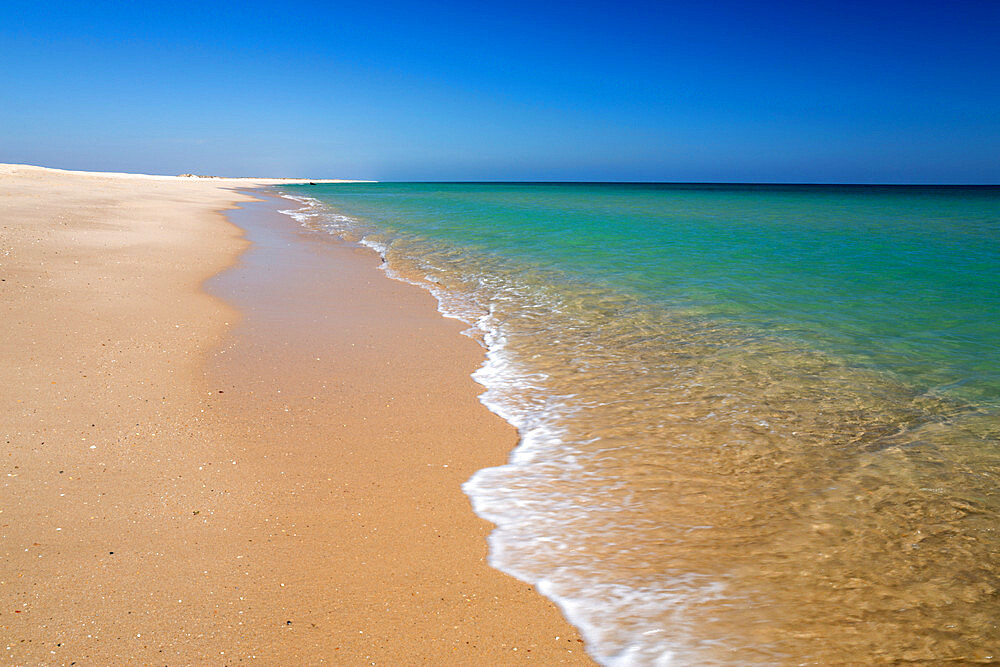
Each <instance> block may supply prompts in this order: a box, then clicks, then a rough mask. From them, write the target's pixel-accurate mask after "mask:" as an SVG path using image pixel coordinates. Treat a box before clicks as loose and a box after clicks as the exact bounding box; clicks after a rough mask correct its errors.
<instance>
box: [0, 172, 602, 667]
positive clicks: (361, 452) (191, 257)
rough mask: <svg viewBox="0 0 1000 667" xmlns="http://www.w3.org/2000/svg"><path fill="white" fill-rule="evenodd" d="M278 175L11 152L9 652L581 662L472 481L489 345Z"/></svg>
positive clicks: (124, 658)
mask: <svg viewBox="0 0 1000 667" xmlns="http://www.w3.org/2000/svg"><path fill="white" fill-rule="evenodd" d="M281 182H285V181H280V180H273V179H221V178H192V177H168V176H139V175H128V174H99V173H87V172H66V171H59V170H52V169H44V168H39V167H28V166H22V165H2V166H0V280H2V282H0V333H2V335H0V341H2V342H0V416H2V418H0V437H2V439H3V450H2V458H3V468H4V469H3V474H4V477H3V483H2V485H0V559H2V561H0V562H2V564H0V599H2V601H3V605H2V608H0V630H2V643H0V649H2V650H3V653H2V654H0V655H2V656H3V659H2V661H3V662H4V663H8V664H54V665H55V664H67V665H69V664H131V663H135V664H170V665H174V664H237V663H248V662H255V661H256V662H259V663H261V664H318V663H334V664H386V663H389V664H415V663H439V664H440V663H451V664H500V663H512V662H522V661H526V662H527V661H531V662H539V663H543V664H553V663H586V662H588V658H587V657H586V655H585V653H584V651H583V644H582V643H581V641H580V639H579V637H578V635H577V634H576V633H575V631H574V630H573V629H572V627H571V626H569V625H568V623H567V622H566V621H565V620H564V619H563V618H562V616H561V615H560V614H559V611H558V609H557V608H556V607H555V606H554V605H553V604H552V603H551V602H549V601H548V600H546V599H544V598H542V597H541V596H540V595H538V594H537V593H536V592H535V591H534V590H533V589H532V588H531V587H530V586H528V585H526V584H523V583H521V582H519V581H517V580H515V579H513V578H511V577H508V576H506V575H503V574H501V573H500V572H498V571H496V570H494V569H492V568H490V567H489V566H488V564H487V563H486V555H487V550H486V542H485V536H486V534H487V533H488V532H489V530H490V524H488V523H487V522H485V521H483V520H481V519H479V518H477V517H476V516H475V515H474V514H473V512H472V510H471V508H470V505H469V501H468V499H467V498H466V497H465V495H464V494H463V493H462V491H461V489H460V485H461V484H462V483H463V482H464V481H465V480H466V479H468V478H469V476H470V475H472V474H473V473H474V472H475V471H476V470H478V469H480V468H483V467H486V466H490V465H497V464H499V463H501V462H503V461H504V460H505V458H506V456H507V454H508V452H509V451H510V449H511V448H512V447H513V446H514V445H515V444H516V440H517V438H516V433H515V432H514V430H513V429H512V428H511V427H510V426H509V425H507V424H506V423H505V422H504V421H502V420H501V419H500V418H498V417H496V416H494V415H493V414H491V413H489V412H488V411H487V410H486V409H485V408H484V407H483V406H482V405H481V404H480V403H479V402H478V401H477V399H476V395H477V393H478V392H479V391H480V387H479V386H478V385H476V384H475V383H474V382H473V381H472V380H471V379H470V377H469V374H470V373H471V372H472V371H473V370H474V369H475V368H476V367H477V366H478V365H479V364H480V363H481V361H482V355H483V351H482V349H481V348H480V347H479V346H478V345H477V344H476V343H475V342H473V341H472V340H470V339H468V338H466V337H463V336H462V335H461V333H460V332H461V329H462V326H461V325H460V324H459V323H457V322H455V321H451V320H445V319H444V318H442V317H441V316H440V315H439V314H438V313H437V311H436V309H435V304H434V301H433V299H432V297H431V296H430V295H428V294H427V293H426V292H424V291H422V290H420V289H418V288H416V287H412V286H409V285H405V284H403V283H398V282H394V281H391V280H389V279H387V278H386V277H385V276H384V274H383V273H381V272H380V271H378V263H379V260H378V257H377V256H376V255H375V254H374V253H372V252H371V251H370V250H367V249H363V248H358V247H354V246H351V245H349V244H346V243H344V242H341V241H337V240H334V239H333V238H332V237H322V238H321V237H320V236H319V235H316V234H310V233H308V231H307V230H304V229H301V228H300V227H299V226H298V225H297V224H296V223H295V222H294V221H292V220H291V219H290V218H287V217H285V216H282V215H281V214H279V213H277V209H279V208H281V207H282V206H285V207H287V202H282V201H281V200H278V199H277V198H275V197H274V196H273V195H269V194H267V193H266V190H262V188H266V187H267V186H269V185H274V184H277V183H281ZM237 206H241V207H244V208H242V209H240V210H238V211H234V208H235V207H237ZM227 213H228V214H229V215H230V216H231V220H232V221H230V219H227V217H226V215H227ZM234 222H235V223H236V224H233V223H234ZM237 225H239V226H237Z"/></svg>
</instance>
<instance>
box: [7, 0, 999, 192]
mask: <svg viewBox="0 0 1000 667" xmlns="http://www.w3.org/2000/svg"><path fill="white" fill-rule="evenodd" d="M0 95H2V98H0V162H27V163H33V164H43V165H47V166H56V167H65V168H72V169H98V170H116V171H117V170H121V171H141V172H152V173H181V172H197V173H213V174H224V175H305V176H310V177H315V178H320V177H356V178H375V179H380V180H438V179H457V180H478V179H485V180H493V179H500V180H655V181H785V182H887V183H899V182H913V183H927V182H942V183H963V182H965V183H1000V2H998V1H996V0H984V1H982V2H944V1H942V2H933V3H932V2H919V1H913V0H911V1H907V2H857V3H855V2H818V3H814V2H809V1H805V0H803V1H799V2H787V3H786V2H767V1H764V0H762V1H758V2H736V1H729V2H722V1H720V2H711V1H706V2H689V3H676V4H674V3H669V2H663V3H641V2H574V3H568V2H567V3H562V2H505V3H495V4H491V3H467V2H461V3H459V2H448V3H441V2H412V1H410V2H351V3H346V2H345V3H337V2H328V3H318V2H317V3H311V2H299V3H275V2H268V3H258V2H252V1H251V2H240V3H208V2H187V1H185V0H177V1H173V2H165V3H161V2H99V1H96V2H72V3H66V2H49V3H44V2H38V1H37V0H36V1H33V2H21V1H15V2H10V1H6V0H0Z"/></svg>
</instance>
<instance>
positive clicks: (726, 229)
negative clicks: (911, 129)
mask: <svg viewBox="0 0 1000 667" xmlns="http://www.w3.org/2000/svg"><path fill="white" fill-rule="evenodd" d="M284 191H285V192H286V193H287V194H289V195H291V196H293V197H296V198H298V199H299V201H300V203H301V204H302V207H301V208H298V209H297V211H296V212H295V215H296V216H297V217H299V218H300V219H301V220H302V221H303V222H304V223H305V224H307V225H309V226H312V227H314V228H316V229H321V230H325V231H329V232H332V233H335V234H338V235H341V236H344V237H346V238H348V239H352V240H354V241H361V242H364V243H366V244H367V245H370V246H371V247H373V248H376V249H377V250H378V251H380V252H382V253H383V254H384V256H385V257H386V259H387V264H386V267H387V270H389V271H390V273H391V274H392V275H394V276H396V277H399V278H402V279H406V280H410V281H411V282H416V283H418V284H422V285H423V286H425V287H427V288H428V289H430V290H431V291H433V292H434V293H435V294H436V295H437V296H438V298H439V300H440V302H441V308H442V310H443V311H444V312H445V313H446V314H449V315H452V316H456V317H460V318H462V319H464V320H465V321H467V322H468V323H469V324H470V326H471V327H472V331H471V333H472V334H473V335H475V336H477V337H478V338H480V339H481V340H482V341H483V343H484V345H485V346H486V348H487V361H486V363H485V364H484V367H483V369H481V370H480V371H479V372H478V373H477V379H478V380H479V381H480V382H481V383H482V384H483V385H484V386H485V387H486V392H485V394H484V396H483V401H484V403H486V404H487V405H488V406H489V407H490V408H491V409H493V410H494V411H496V412H498V413H499V414H501V415H502V416H504V417H505V418H506V419H508V420H509V421H511V422H512V423H514V424H515V425H516V426H518V428H519V430H520V433H521V436H522V442H521V444H520V446H519V448H518V450H517V451H516V452H515V453H514V455H513V456H512V459H511V463H510V464H509V465H507V466H503V467H500V468H495V469H490V470H486V471H482V472H481V473H480V474H478V475H477V476H476V477H474V478H473V479H472V480H470V482H469V483H468V484H467V485H466V490H467V492H468V493H469V495H470V497H471V499H472V501H473V504H474V506H475V508H476V510H477V512H479V513H480V514H481V515H483V516H485V517H486V518H489V519H491V520H492V521H494V523H496V524H497V526H498V528H497V530H496V531H494V533H493V535H492V536H491V558H492V562H493V563H494V565H496V566H497V567H499V568H500V569H504V570H506V571H508V572H511V573H512V574H515V575H516V576H519V577H521V578H523V579H525V580H527V581H530V582H532V583H536V584H538V585H539V587H540V589H541V590H543V591H544V592H545V593H546V594H548V595H550V597H552V598H553V599H554V600H556V601H557V602H558V603H559V604H560V605H561V606H562V608H563V609H564V611H565V613H566V614H567V616H568V617H569V618H570V620H571V621H573V622H574V623H576V624H577V625H578V626H579V627H580V628H581V629H582V630H583V632H584V635H585V637H586V638H587V642H588V650H589V651H590V653H591V655H593V656H594V657H595V658H597V659H598V660H599V661H601V662H603V663H606V664H650V663H655V662H669V661H671V660H673V661H678V662H704V661H720V662H785V661H798V660H810V659H812V660H818V661H844V660H860V659H870V658H872V657H873V656H878V657H879V658H880V659H890V660H897V659H917V660H941V659H955V658H958V659H985V658H986V657H987V656H989V655H992V651H993V650H994V649H995V648H996V647H997V645H998V642H1000V633H998V630H997V627H996V624H995V621H994V620H993V619H994V617H995V616H996V610H997V609H1000V598H998V593H997V589H998V588H1000V579H998V572H1000V562H998V555H997V554H998V553H1000V536H998V534H997V528H996V527H997V526H998V525H1000V523H998V522H997V519H1000V498H998V492H997V488H998V484H997V483H998V482H1000V443H998V440H1000V411H998V405H1000V354H998V353H997V349H998V347H1000V289H998V286H997V278H998V276H1000V188H996V187H970V188H963V187H869V186H771V185H653V184H406V183H404V184H393V183H386V184H344V185H339V184H338V185H317V186H301V187H289V188H286V189H285V190H284ZM472 446H474V444H473V445H472Z"/></svg>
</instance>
